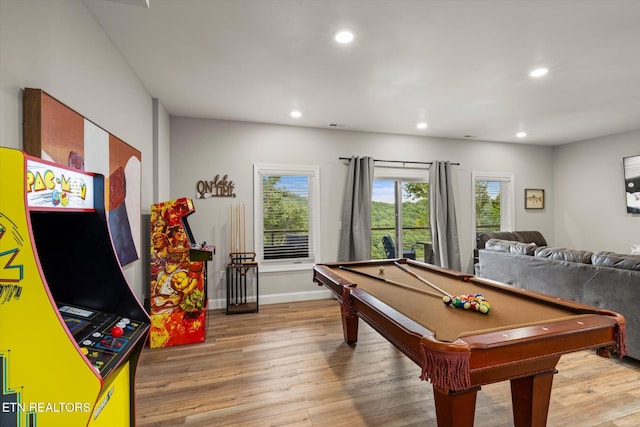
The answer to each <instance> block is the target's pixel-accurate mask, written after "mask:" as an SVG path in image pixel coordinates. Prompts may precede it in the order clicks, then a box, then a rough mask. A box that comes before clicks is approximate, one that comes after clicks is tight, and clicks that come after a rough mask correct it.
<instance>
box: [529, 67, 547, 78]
mask: <svg viewBox="0 0 640 427" xmlns="http://www.w3.org/2000/svg"><path fill="white" fill-rule="evenodd" d="M548 72H549V69H548V68H547V67H540V68H535V69H533V70H531V72H530V73H529V76H531V77H533V78H538V77H542V76H546V75H547V73H548Z"/></svg>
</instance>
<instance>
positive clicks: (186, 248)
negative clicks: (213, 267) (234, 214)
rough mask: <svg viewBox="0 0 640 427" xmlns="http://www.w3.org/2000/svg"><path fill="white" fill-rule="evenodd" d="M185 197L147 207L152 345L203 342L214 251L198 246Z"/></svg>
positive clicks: (189, 206) (203, 245)
mask: <svg viewBox="0 0 640 427" xmlns="http://www.w3.org/2000/svg"><path fill="white" fill-rule="evenodd" d="M194 212H195V207H194V206H193V201H192V200H191V199H188V198H186V197H183V198H180V199H175V200H170V201H167V202H162V203H157V204H154V205H152V206H151V220H150V221H151V224H150V227H151V290H150V294H149V303H150V313H151V332H150V340H149V341H150V347H151V348H159V347H168V346H174V345H181V344H191V343H198V342H204V340H205V337H206V330H207V261H211V260H212V259H213V253H214V251H215V248H214V247H213V246H209V245H207V244H206V243H202V244H198V243H197V242H196V241H195V239H194V237H193V233H192V231H191V228H190V227H189V223H188V221H187V217H188V216H189V215H191V214H192V213H194Z"/></svg>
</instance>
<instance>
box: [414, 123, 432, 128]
mask: <svg viewBox="0 0 640 427" xmlns="http://www.w3.org/2000/svg"><path fill="white" fill-rule="evenodd" d="M416 127H417V128H418V129H426V128H427V127H429V125H428V124H427V122H420V123H418V124H417V125H416Z"/></svg>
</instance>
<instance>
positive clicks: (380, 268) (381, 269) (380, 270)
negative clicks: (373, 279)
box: [378, 265, 384, 274]
mask: <svg viewBox="0 0 640 427" xmlns="http://www.w3.org/2000/svg"><path fill="white" fill-rule="evenodd" d="M378 271H379V272H380V274H383V273H384V266H382V265H381V266H380V267H378Z"/></svg>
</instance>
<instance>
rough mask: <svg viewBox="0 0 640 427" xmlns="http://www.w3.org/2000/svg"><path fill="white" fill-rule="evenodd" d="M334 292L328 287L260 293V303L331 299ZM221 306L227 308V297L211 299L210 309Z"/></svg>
mask: <svg viewBox="0 0 640 427" xmlns="http://www.w3.org/2000/svg"><path fill="white" fill-rule="evenodd" d="M332 297H333V294H332V293H331V291H329V290H328V289H325V290H318V291H311V292H291V293H286V294H268V295H260V300H259V303H260V305H268V304H279V303H283V302H295V301H312V300H317V299H329V298H332ZM219 308H227V300H226V299H221V298H218V299H210V300H209V310H215V309H219Z"/></svg>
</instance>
